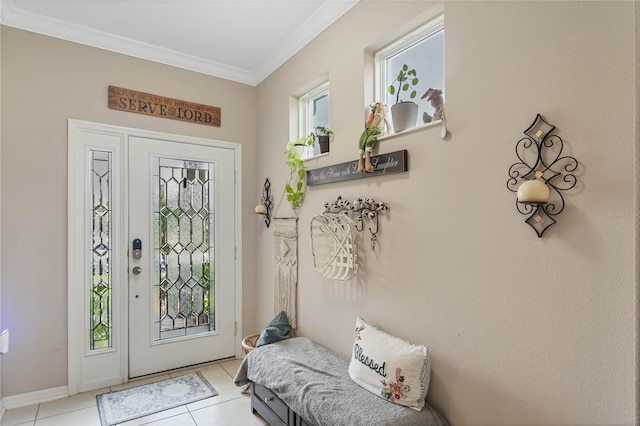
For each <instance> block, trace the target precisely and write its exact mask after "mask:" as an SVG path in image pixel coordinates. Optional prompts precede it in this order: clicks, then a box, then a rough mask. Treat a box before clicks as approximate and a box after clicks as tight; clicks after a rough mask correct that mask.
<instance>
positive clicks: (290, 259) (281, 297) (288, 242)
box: [273, 218, 298, 328]
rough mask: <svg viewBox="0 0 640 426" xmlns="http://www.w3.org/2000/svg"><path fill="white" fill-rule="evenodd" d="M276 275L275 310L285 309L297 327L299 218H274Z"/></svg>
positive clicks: (292, 323)
mask: <svg viewBox="0 0 640 426" xmlns="http://www.w3.org/2000/svg"><path fill="white" fill-rule="evenodd" d="M273 224H274V230H273V236H274V240H273V241H274V253H275V276H274V283H273V284H274V285H273V291H274V294H273V302H274V312H275V313H278V312H281V311H284V312H285V313H286V314H287V318H288V319H289V324H290V325H291V328H296V322H297V313H296V300H297V292H298V289H297V287H298V219H297V218H284V219H281V218H274V219H273Z"/></svg>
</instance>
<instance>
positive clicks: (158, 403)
mask: <svg viewBox="0 0 640 426" xmlns="http://www.w3.org/2000/svg"><path fill="white" fill-rule="evenodd" d="M216 395H218V392H217V391H216V390H215V389H214V388H213V386H211V384H210V383H209V382H208V381H207V379H205V378H204V377H202V374H200V372H196V373H194V374H188V375H186V376H179V377H176V378H173V379H166V380H161V381H159V382H155V383H149V384H146V385H140V386H136V387H133V388H129V389H123V390H120V391H115V392H108V393H103V394H100V395H97V396H96V398H97V400H98V411H99V412H100V423H102V426H112V425H116V424H118V423H123V422H126V421H129V420H132V419H137V418H138V417H144V416H148V415H150V414H155V413H158V412H160V411H164V410H169V409H171V408H175V407H179V406H181V405H185V404H190V403H192V402H195V401H200V400H201V399H205V398H210V397H212V396H216Z"/></svg>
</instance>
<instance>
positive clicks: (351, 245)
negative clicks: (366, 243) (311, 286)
mask: <svg viewBox="0 0 640 426" xmlns="http://www.w3.org/2000/svg"><path fill="white" fill-rule="evenodd" d="M311 254H312V255H313V266H314V267H315V269H316V271H318V273H319V274H320V275H321V276H322V277H325V278H330V279H334V280H349V279H351V277H353V276H354V275H355V273H356V272H357V270H358V263H357V261H358V256H357V254H356V237H355V231H354V225H353V221H352V220H351V218H349V216H347V215H346V214H342V213H323V214H321V215H319V216H315V217H313V218H312V219H311Z"/></svg>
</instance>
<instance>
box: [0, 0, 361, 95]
mask: <svg viewBox="0 0 640 426" xmlns="http://www.w3.org/2000/svg"><path fill="white" fill-rule="evenodd" d="M358 1H359V0H329V1H326V2H324V3H323V5H322V6H321V7H320V8H319V9H318V10H317V11H316V12H315V13H314V14H313V15H310V16H309V17H308V18H307V19H306V20H305V21H304V22H303V23H302V24H301V25H300V26H299V27H298V29H297V30H295V31H294V32H293V33H292V34H290V36H289V37H288V38H287V40H286V41H285V42H283V43H282V44H281V45H280V46H278V47H277V48H276V49H275V51H274V52H271V54H270V55H269V56H267V60H265V61H262V62H261V63H260V65H259V67H258V69H256V70H247V69H242V68H238V67H234V66H230V65H227V64H223V63H220V62H216V61H212V60H208V59H204V58H201V57H197V56H192V55H187V54H184V53H181V52H177V51H175V50H170V49H166V48H163V47H160V46H156V45H153V44H149V43H143V42H140V41H137V40H133V39H129V38H126V37H121V36H118V35H115V34H111V33H107V32H104V31H98V30H95V29H92V28H88V27H85V26H82V25H77V24H72V23H69V22H66V21H62V20H59V19H55V18H51V17H48V16H44V15H39V14H36V13H32V12H28V11H24V10H20V9H19V8H16V7H15V0H8V1H0V23H1V24H2V25H6V26H8V27H14V28H18V29H21V30H26V31H30V32H34V33H38V34H42V35H46V36H50V37H55V38H59V39H62V40H67V41H71V42H75V43H79V44H84V45H87V46H92V47H96V48H99V49H104V50H108V51H111V52H116V53H121V54H124V55H128V56H133V57H136V58H140V59H146V60H149V61H153V62H157V63H161V64H165V65H170V66H174V67H178V68H183V69H186V70H190V71H195V72H199V73H202V74H207V75H211V76H214V77H220V78H224V79H227V80H231V81H236V82H238V83H243V84H248V85H251V86H256V85H258V84H259V83H260V82H261V81H262V80H264V79H265V78H267V77H268V76H269V75H270V74H271V73H272V72H273V71H275V70H276V69H277V68H278V67H280V66H281V65H282V64H284V63H285V62H286V61H287V60H288V59H289V58H291V57H292V56H293V55H295V54H296V53H297V52H298V51H300V49H302V48H303V47H305V46H306V45H307V44H308V43H309V42H310V41H311V40H313V39H314V38H315V37H317V36H318V35H319V34H320V33H321V32H322V31H324V30H325V29H326V28H327V27H328V26H329V25H331V24H333V23H334V22H335V21H336V20H337V19H338V18H339V17H341V16H342V15H343V14H344V13H346V12H347V11H348V10H349V9H351V8H352V7H353V6H354V5H355V4H356V3H358Z"/></svg>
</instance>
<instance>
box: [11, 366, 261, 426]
mask: <svg viewBox="0 0 640 426" xmlns="http://www.w3.org/2000/svg"><path fill="white" fill-rule="evenodd" d="M239 366H240V360H231V361H225V362H222V363H219V364H210V365H206V366H201V367H199V368H194V369H187V370H181V371H177V372H171V373H169V374H165V375H161V376H156V377H153V378H147V379H142V380H136V381H132V382H129V383H127V384H124V385H118V386H112V387H111V388H105V389H100V390H96V391H92V392H86V393H81V394H78V395H74V396H70V397H67V398H62V399H57V400H55V401H49V402H43V403H41V404H33V405H29V406H27V407H21V408H14V409H11V410H7V411H6V412H5V413H4V416H2V422H1V423H0V425H1V426H17V425H20V426H27V425H30V426H76V425H77V426H100V417H99V415H98V406H97V402H96V395H98V394H101V393H105V392H109V391H110V390H111V391H115V390H120V389H125V388H128V387H132V386H138V385H141V384H145V383H149V382H154V381H158V380H164V379H168V378H170V377H176V376H180V375H183V374H189V373H192V372H194V371H200V372H201V373H202V375H203V376H204V377H205V378H206V379H207V380H208V381H209V382H210V383H211V385H213V387H214V388H215V389H216V390H217V391H218V395H217V396H214V397H211V398H207V399H203V400H201V401H197V402H194V403H191V404H187V405H182V406H180V407H176V408H172V409H170V410H166V411H162V412H160V413H156V414H152V415H150V416H146V417H141V418H138V419H134V420H131V421H129V422H126V423H121V425H123V426H141V425H152V426H206V425H216V426H234V425H238V426H253V425H256V426H263V425H266V424H267V423H266V422H265V421H264V419H263V418H262V417H260V416H259V415H257V414H252V413H251V403H250V400H249V396H248V395H243V394H241V393H240V390H241V388H239V387H237V386H236V385H234V384H233V377H234V376H235V374H236V370H237V369H238V367H239Z"/></svg>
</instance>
